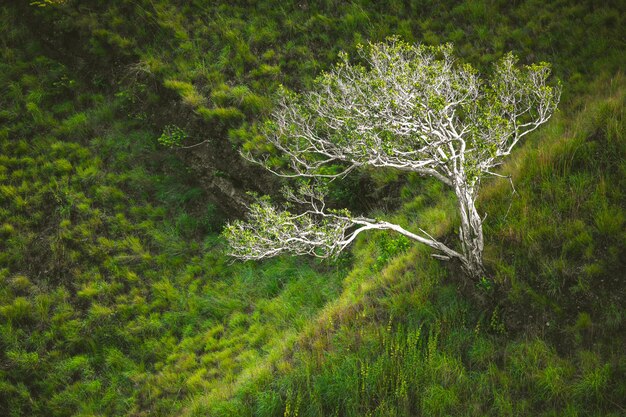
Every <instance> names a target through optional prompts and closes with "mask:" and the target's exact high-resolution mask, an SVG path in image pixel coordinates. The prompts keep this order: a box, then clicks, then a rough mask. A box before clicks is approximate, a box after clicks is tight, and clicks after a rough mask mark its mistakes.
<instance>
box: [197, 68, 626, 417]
mask: <svg viewBox="0 0 626 417" xmlns="http://www.w3.org/2000/svg"><path fill="white" fill-rule="evenodd" d="M597 85H598V92H597V94H596V95H594V96H592V97H586V100H585V102H586V105H585V107H584V108H583V109H581V110H580V111H579V112H578V113H577V114H576V115H574V116H572V117H566V116H563V115H561V116H559V117H557V120H555V121H554V123H553V125H552V127H551V128H550V129H545V130H544V131H543V132H542V133H541V134H539V135H537V137H536V138H535V140H533V141H532V142H530V143H528V144H526V145H525V146H524V147H523V148H522V149H521V150H520V152H518V153H517V154H516V156H515V157H514V158H513V160H511V161H510V163H509V164H507V165H506V166H505V167H504V172H507V173H509V174H512V175H513V178H514V181H515V185H516V193H515V194H514V195H512V194H511V188H510V185H509V183H508V182H507V181H505V180H500V181H495V182H493V183H491V184H488V185H487V186H486V187H485V189H484V200H483V207H485V210H487V212H488V213H489V216H490V217H491V218H492V220H491V221H490V222H489V225H490V227H489V229H488V232H487V236H489V242H490V244H489V247H488V248H487V252H488V254H489V255H488V268H489V269H490V270H491V272H492V276H493V277H494V282H493V283H491V282H483V283H479V284H478V285H476V286H473V285H471V284H468V282H467V281H466V280H465V279H464V278H463V277H462V276H460V275H459V273H458V272H456V271H450V270H448V269H446V268H445V265H442V264H441V263H440V262H438V261H435V260H433V259H432V258H430V257H429V255H428V254H429V250H428V249H424V248H422V247H421V246H418V247H415V248H410V249H408V248H407V247H406V246H405V245H404V244H403V243H402V239H401V238H398V239H396V240H395V241H393V240H390V239H393V238H391V237H390V236H388V235H385V234H380V235H373V236H369V238H365V239H364V240H362V241H361V242H360V244H359V245H358V247H357V248H356V250H355V267H354V268H353V270H352V271H351V272H350V274H349V275H348V277H347V278H346V286H345V289H344V291H343V293H342V294H341V296H340V297H339V298H338V299H337V300H336V301H334V302H332V303H330V304H329V305H328V306H327V307H326V308H325V309H324V311H323V312H322V313H321V314H320V315H319V316H318V317H317V319H316V320H315V321H314V322H312V323H311V325H310V326H309V327H308V328H307V329H306V330H305V331H304V332H302V334H301V335H300V337H299V338H298V340H297V342H296V344H295V345H294V347H293V348H292V349H291V350H290V351H289V352H288V353H287V354H285V355H283V357H282V358H280V360H279V361H278V362H276V363H275V364H274V367H273V368H272V369H273V371H267V372H265V373H264V374H261V375H259V377H258V379H257V380H256V381H249V383H248V384H247V385H245V386H243V387H241V388H240V389H239V391H238V392H237V393H236V395H235V396H234V397H233V398H230V399H227V400H226V401H221V402H220V401H219V400H218V399H217V398H215V397H214V396H208V397H201V398H199V399H197V400H196V401H194V402H193V403H192V405H191V406H190V408H189V409H188V410H187V411H188V413H187V415H191V416H207V415H209V416H213V415H215V416H334V415H337V416H381V417H382V416H409V415H411V416H412V415H425V416H447V415H454V416H475V415H481V416H482V415H493V416H505V415H510V416H519V415H528V416H537V415H545V416H557V415H558V416H564V415H567V416H580V415H590V416H609V415H610V416H618V415H622V414H623V413H624V410H625V404H624V398H626V383H625V382H624V381H625V380H626V357H625V355H624V353H625V350H624V346H626V343H625V342H626V337H625V333H624V332H625V330H626V320H625V319H626V317H625V315H624V309H623V306H624V305H625V303H626V291H625V289H624V282H623V280H624V271H626V265H625V264H624V263H625V258H624V256H623V254H624V253H625V251H626V228H625V227H624V226H625V222H626V218H625V216H624V212H623V207H624V206H625V205H624V203H626V199H625V195H624V185H625V181H626V158H625V156H626V138H625V136H624V133H625V132H626V83H625V80H624V78H623V77H622V76H618V77H616V78H614V79H611V80H608V81H603V82H601V83H599V84H597ZM609 184H610V185H609ZM423 187H424V188H422V189H420V187H419V185H417V186H416V184H414V183H409V184H408V185H406V186H405V189H404V190H403V196H404V197H403V200H404V202H403V205H402V209H401V210H400V212H399V213H397V214H396V215H395V216H394V217H393V220H395V221H397V222H400V223H402V224H403V225H404V226H410V225H411V224H415V225H417V224H424V223H426V222H427V221H428V223H430V224H432V223H434V222H433V221H434V220H436V219H449V218H454V216H455V213H454V211H455V208H454V207H453V206H451V205H450V202H449V201H450V200H449V196H448V195H446V194H443V195H442V193H441V189H440V186H439V184H437V183H428V184H427V185H425V186H423ZM451 226H452V222H450V221H443V222H442V223H439V224H438V227H436V228H434V229H432V230H431V232H432V233H433V234H435V235H439V236H445V235H446V234H452V233H453V229H452V227H451ZM391 242H395V243H391ZM405 243H406V242H405ZM388 248H393V249H392V252H393V256H392V257H389V258H388V254H389V252H388V250H389V249H388Z"/></svg>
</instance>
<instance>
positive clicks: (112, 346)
mask: <svg viewBox="0 0 626 417" xmlns="http://www.w3.org/2000/svg"><path fill="white" fill-rule="evenodd" d="M596 3H597V2H592V1H590V2H579V1H563V2H552V3H549V4H545V2H541V1H535V0H527V1H520V2H514V3H510V2H505V1H501V2H499V1H495V2H494V1H475V2H474V1H473V2H463V1H436V2H435V1H422V2H414V3H410V2H408V3H407V2H397V1H386V2H369V1H354V2H333V1H328V2H311V4H309V3H306V2H281V5H280V7H277V6H276V3H275V2H271V1H268V2H256V3H255V5H254V7H253V6H252V5H251V4H250V3H249V2H245V1H241V2H232V1H229V2H213V1H211V2H208V1H193V2H176V1H165V0H152V1H137V2H124V1H111V2H101V1H91V0H86V1H74V0H68V1H42V2H37V1H35V2H24V1H14V2H9V3H7V4H6V5H3V6H1V7H0V32H1V34H2V36H1V37H0V124H1V125H0V415H3V416H4V415H7V416H75V415H81V416H114V415H115V416H116V415H134V416H148V415H150V416H159V415H160V416H173V415H181V414H184V415H202V416H206V415H216V416H229V415H231V416H246V415H249V416H253V415H254V416H281V415H282V416H285V415H300V416H305V415H309V416H318V415H319V416H328V415H339V416H350V415H379V416H393V415H398V416H400V415H402V416H404V415H494V416H495V415H516V416H517V415H540V414H544V415H620V414H623V413H624V412H625V411H624V410H625V409H626V405H625V404H624V400H623V398H626V387H625V384H624V381H626V362H625V361H626V359H625V357H626V356H625V355H624V353H625V352H624V346H626V340H625V339H626V336H625V333H626V332H625V328H624V326H625V324H624V318H625V317H624V311H625V310H624V306H625V305H626V303H625V300H624V297H625V296H626V295H625V287H624V271H626V265H624V262H625V259H626V256H625V255H626V250H625V245H626V235H625V229H626V228H625V223H626V219H625V216H626V214H625V212H624V207H626V198H625V195H624V193H625V184H624V181H625V178H626V162H625V158H626V149H625V147H626V138H625V131H626V129H625V126H624V123H625V122H624V109H625V106H624V100H625V97H626V87H625V82H624V79H623V76H622V75H621V74H620V73H619V70H620V69H623V68H625V67H626V56H625V55H624V53H623V50H624V46H625V45H624V42H625V41H624V37H623V27H624V24H625V23H624V18H625V16H626V13H625V10H624V5H623V4H622V3H623V2H619V1H615V2H611V1H607V2H603V4H602V5H598V4H596ZM391 34H398V35H400V36H402V37H404V38H405V39H407V40H409V41H421V42H425V43H427V44H437V43H440V42H448V41H452V42H455V44H456V47H457V50H458V52H459V54H460V55H461V56H462V57H463V58H465V59H468V60H469V61H471V62H473V63H475V64H476V65H477V66H478V67H480V68H483V69H484V68H487V67H488V65H489V64H490V63H491V62H493V61H494V60H495V59H497V58H498V57H499V56H500V55H501V54H502V53H504V52H507V51H509V50H513V51H514V52H516V53H517V54H519V55H520V57H521V60H522V62H534V61H537V60H540V59H543V60H547V61H549V62H551V63H553V65H554V69H555V73H556V74H557V76H558V77H559V78H560V79H561V80H563V82H564V86H565V93H564V96H563V97H564V98H563V102H562V103H561V112H560V114H559V115H557V116H556V117H555V118H554V119H553V120H552V121H551V122H550V123H549V125H547V126H546V127H545V128H544V129H542V130H541V131H540V132H537V134H536V135H534V136H533V137H532V138H530V141H529V142H528V143H526V144H525V145H524V146H523V147H522V148H520V149H519V151H517V152H516V153H515V155H513V157H512V159H511V160H510V161H509V163H508V164H507V165H506V166H504V167H503V173H505V174H511V175H512V176H513V180H514V184H515V187H516V193H515V194H512V193H511V188H510V185H509V184H508V182H506V181H493V182H492V183H489V184H487V185H486V186H485V188H484V189H483V197H482V200H481V201H480V204H479V206H480V210H483V211H484V212H486V213H489V214H488V219H487V221H486V224H485V227H486V236H487V241H488V247H487V248H486V258H487V259H486V261H487V264H488V268H489V271H490V278H492V280H486V281H484V282H481V283H480V285H478V286H475V285H473V284H469V283H467V282H465V280H464V279H463V277H462V276H461V275H460V274H459V272H458V271H457V270H456V269H455V268H454V266H450V265H447V264H445V263H442V262H440V261H436V260H433V259H431V258H430V257H429V252H428V251H427V250H425V249H423V248H420V247H418V246H413V245H412V244H411V243H410V242H408V241H407V240H406V239H404V238H398V237H397V236H394V235H392V234H385V233H378V234H372V235H369V236H363V237H362V238H360V240H359V241H358V243H357V245H356V246H355V248H354V249H353V251H352V252H351V253H348V254H346V255H345V256H344V257H342V258H341V259H339V260H338V261H337V262H335V263H330V264H329V263H318V262H316V261H312V260H310V259H303V258H279V259H274V260H270V261H267V262H262V263H258V264H255V263H247V264H241V263H232V262H231V260H230V259H228V258H227V257H226V256H225V255H224V254H223V242H222V241H221V239H220V237H219V235H218V233H219V231H220V229H221V227H222V225H223V223H224V219H225V218H227V217H229V216H236V215H240V214H241V211H242V208H241V206H240V205H239V203H240V202H241V200H242V199H245V198H246V197H245V192H246V191H251V190H253V191H260V192H273V191H275V190H276V188H277V186H278V185H280V184H279V183H278V182H276V181H274V180H273V179H272V178H270V177H269V176H267V174H266V173H264V172H262V171H260V170H258V169H255V168H254V167H251V166H249V165H247V164H245V163H244V162H243V161H242V160H241V159H240V158H239V156H238V152H237V151H238V150H239V149H240V148H241V147H246V148H261V149H263V146H264V145H263V141H262V138H261V137H260V136H259V134H258V130H257V127H256V126H257V124H258V122H259V121H260V120H262V119H263V117H264V116H265V115H266V114H267V113H268V112H269V111H270V110H271V106H272V95H273V93H274V91H275V89H276V87H277V86H278V84H279V83H284V84H285V85H287V86H289V87H291V88H294V89H300V88H305V87H306V86H307V85H308V84H309V82H310V80H311V79H312V78H313V77H315V76H316V75H317V74H319V72H320V71H321V70H323V69H324V68H327V66H328V65H329V64H330V63H332V62H334V61H335V59H336V56H337V53H338V52H339V51H340V50H346V51H349V52H351V51H353V50H354V48H355V45H356V44H357V43H358V42H361V41H367V40H372V41H378V40H382V39H383V38H384V37H385V36H387V35H391ZM177 132H178V133H177ZM178 142H180V143H178ZM198 143H202V145H200V146H194V147H192V148H189V149H184V148H181V147H179V146H176V145H187V146H189V145H195V144H198ZM171 145H175V146H173V147H172V146H171ZM332 191H333V197H334V199H335V200H336V201H335V203H336V204H347V205H350V206H351V207H352V208H353V209H354V210H355V211H362V212H374V213H375V214H376V215H379V216H381V217H386V218H389V219H394V220H395V221H397V222H400V223H401V224H403V225H404V226H405V227H407V228H409V229H410V228H411V227H426V228H428V230H429V232H430V233H432V234H436V235H438V236H441V237H442V238H444V239H448V240H449V241H450V242H454V241H455V240H456V237H455V236H454V233H455V232H454V231H455V230H456V224H457V219H456V214H455V209H454V201H453V196H452V195H450V193H449V192H447V191H446V190H445V189H444V188H443V187H442V186H441V185H440V184H437V183H435V182H430V181H424V180H423V179H420V178H418V177H413V176H406V175H398V174H397V173H393V172H387V171H385V172H360V173H358V174H357V175H356V176H355V177H353V178H351V179H348V180H346V181H345V182H343V183H341V184H337V185H336V188H334V189H333V190H332Z"/></svg>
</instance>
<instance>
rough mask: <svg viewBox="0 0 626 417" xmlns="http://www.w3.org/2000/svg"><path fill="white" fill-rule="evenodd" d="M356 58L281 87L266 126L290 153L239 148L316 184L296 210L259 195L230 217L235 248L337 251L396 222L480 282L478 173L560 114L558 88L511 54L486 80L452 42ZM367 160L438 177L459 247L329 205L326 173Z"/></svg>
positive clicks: (248, 255) (366, 51)
mask: <svg viewBox="0 0 626 417" xmlns="http://www.w3.org/2000/svg"><path fill="white" fill-rule="evenodd" d="M358 58H359V59H360V61H361V62H363V65H361V64H352V63H350V62H349V58H348V55H347V54H342V55H341V57H340V62H339V63H338V64H336V65H335V66H334V67H333V68H332V69H331V70H330V71H329V72H326V73H324V74H322V75H321V76H320V77H319V78H318V79H317V80H316V81H315V88H314V89H313V90H311V91H309V92H306V93H304V94H301V95H298V94H295V93H291V92H288V91H287V90H285V89H283V90H282V91H281V92H280V94H279V102H278V106H277V108H276V110H275V111H274V112H273V115H272V118H271V120H270V121H269V122H268V123H267V124H266V129H265V136H266V138H267V140H268V141H269V143H270V144H271V145H273V147H274V148H276V149H277V150H278V151H279V152H280V153H282V154H283V155H284V156H285V157H286V160H287V162H286V164H283V165H282V166H280V164H277V163H276V161H275V160H276V158H270V157H268V156H265V157H263V156H261V157H259V156H253V155H251V154H249V153H248V154H244V156H246V157H247V158H248V159H250V160H251V161H254V162H257V163H260V164H262V165H264V166H265V167H266V168H268V169H269V170H270V171H272V172H274V173H275V174H277V175H280V176H285V177H302V178H308V179H310V180H311V182H309V184H305V185H303V186H302V187H300V189H299V190H297V191H287V192H286V197H287V199H288V200H290V201H291V202H294V203H299V204H302V205H304V206H305V207H306V210H304V211H302V212H299V213H291V212H290V211H289V209H290V207H286V208H284V209H278V208H276V207H274V206H272V204H271V203H270V201H269V199H267V198H264V199H261V200H259V201H258V202H257V203H255V204H253V205H251V207H250V212H249V215H248V218H247V220H246V221H235V222H233V223H231V224H229V225H227V227H226V229H225V232H224V234H225V236H226V238H227V239H228V242H229V244H230V248H231V254H232V255H233V256H235V257H237V258H241V259H261V258H265V257H270V256H274V255H278V254H280V253H283V252H292V253H294V254H311V255H314V256H319V257H328V256H334V255H336V254H337V253H339V252H340V251H341V250H343V249H345V248H346V247H347V246H348V245H349V244H350V243H351V242H352V241H353V240H354V239H355V238H356V236H357V235H358V234H360V233H361V232H363V231H365V230H371V229H391V230H395V231H397V232H399V233H402V234H403V235H405V236H407V237H409V238H411V239H414V240H417V241H418V242H422V243H424V244H426V245H428V246H430V247H432V248H434V249H436V250H437V252H438V253H436V254H435V255H433V256H437V257H439V258H444V259H450V258H455V259H458V260H459V261H460V262H461V264H462V266H463V268H464V269H465V271H466V272H467V273H468V274H469V275H470V276H471V277H473V278H479V277H482V276H483V275H484V269H483V261H482V252H483V247H484V238H483V230H482V223H483V218H481V216H480V215H479V213H478V211H477V209H476V198H477V195H478V190H479V188H480V182H481V179H482V178H483V177H484V176H486V175H498V174H497V173H495V172H494V171H493V170H494V168H495V167H497V166H498V165H500V164H501V163H502V161H503V159H504V158H505V157H506V156H507V155H509V154H510V153H511V151H512V150H513V148H514V147H515V145H517V144H518V143H519V142H520V140H521V139H522V138H523V137H525V136H526V135H528V134H529V133H530V132H532V131H534V130H535V129H537V128H538V127H539V126H540V125H541V124H543V123H545V122H546V121H548V119H549V118H550V117H551V115H552V114H553V112H554V111H555V110H556V107H557V104H558V101H559V98H560V87H559V86H558V85H557V86H555V87H553V86H550V85H548V78H549V76H550V68H549V65H548V64H546V63H540V64H534V65H528V66H524V67H522V68H519V67H518V66H517V65H516V64H517V58H516V57H515V56H514V55H513V54H508V55H506V56H505V57H504V58H503V59H502V60H500V61H499V62H498V63H497V64H496V65H495V66H494V71H493V75H492V76H491V77H490V78H488V79H481V78H480V76H479V74H478V72H477V71H476V70H475V69H474V68H473V67H472V66H471V65H469V64H463V63H460V62H458V61H457V60H456V59H455V58H454V57H453V49H452V46H451V45H444V46H438V47H429V46H423V45H413V44H408V43H405V42H402V41H400V40H398V39H396V38H392V39H389V40H388V41H387V42H385V43H376V44H368V45H367V46H361V47H359V49H358ZM361 167H387V168H395V169H398V170H402V171H409V172H416V173H418V174H421V175H424V176H429V177H434V178H436V179H438V180H439V181H441V182H443V183H444V184H445V185H447V186H449V187H451V188H452V189H453V190H454V192H455V194H456V197H457V200H458V209H459V213H460V222H461V224H460V229H459V237H460V241H461V248H460V250H455V249H452V248H450V247H448V246H447V245H445V244H443V243H442V242H439V241H437V240H436V239H435V238H433V237H432V236H430V235H428V234H427V233H426V232H425V231H423V230H421V229H420V230H419V232H415V233H414V232H410V231H408V230H405V229H404V228H402V227H400V226H399V225H396V224H392V223H388V222H385V221H381V220H377V219H370V218H366V217H360V216H353V215H352V214H351V213H349V212H348V211H347V210H340V211H336V210H335V211H333V210H328V209H327V208H326V204H325V202H324V196H325V189H324V187H318V186H315V184H316V183H318V182H319V181H318V180H320V179H326V180H332V179H335V178H338V177H343V176H345V175H347V174H348V173H349V172H350V171H352V170H354V169H357V168H361Z"/></svg>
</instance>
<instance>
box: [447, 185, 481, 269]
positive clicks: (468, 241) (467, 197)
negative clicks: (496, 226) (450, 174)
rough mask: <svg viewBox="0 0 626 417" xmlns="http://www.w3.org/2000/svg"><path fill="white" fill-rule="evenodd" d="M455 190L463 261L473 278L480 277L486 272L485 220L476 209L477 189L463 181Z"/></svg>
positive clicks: (464, 266)
mask: <svg viewBox="0 0 626 417" xmlns="http://www.w3.org/2000/svg"><path fill="white" fill-rule="evenodd" d="M454 191H455V193H456V196H457V200H458V207H459V213H460V215H461V226H460V228H459V237H460V240H461V247H462V250H463V258H461V263H462V264H463V268H464V269H465V271H466V272H467V273H468V274H469V275H470V276H471V277H472V278H474V279H480V278H482V277H483V276H484V274H485V270H484V267H483V262H482V254H483V249H484V239H483V220H482V219H481V217H480V215H479V214H478V211H477V210H476V205H475V202H476V195H475V190H474V189H473V188H470V187H469V186H467V185H466V184H465V183H463V184H457V185H455V187H454Z"/></svg>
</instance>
